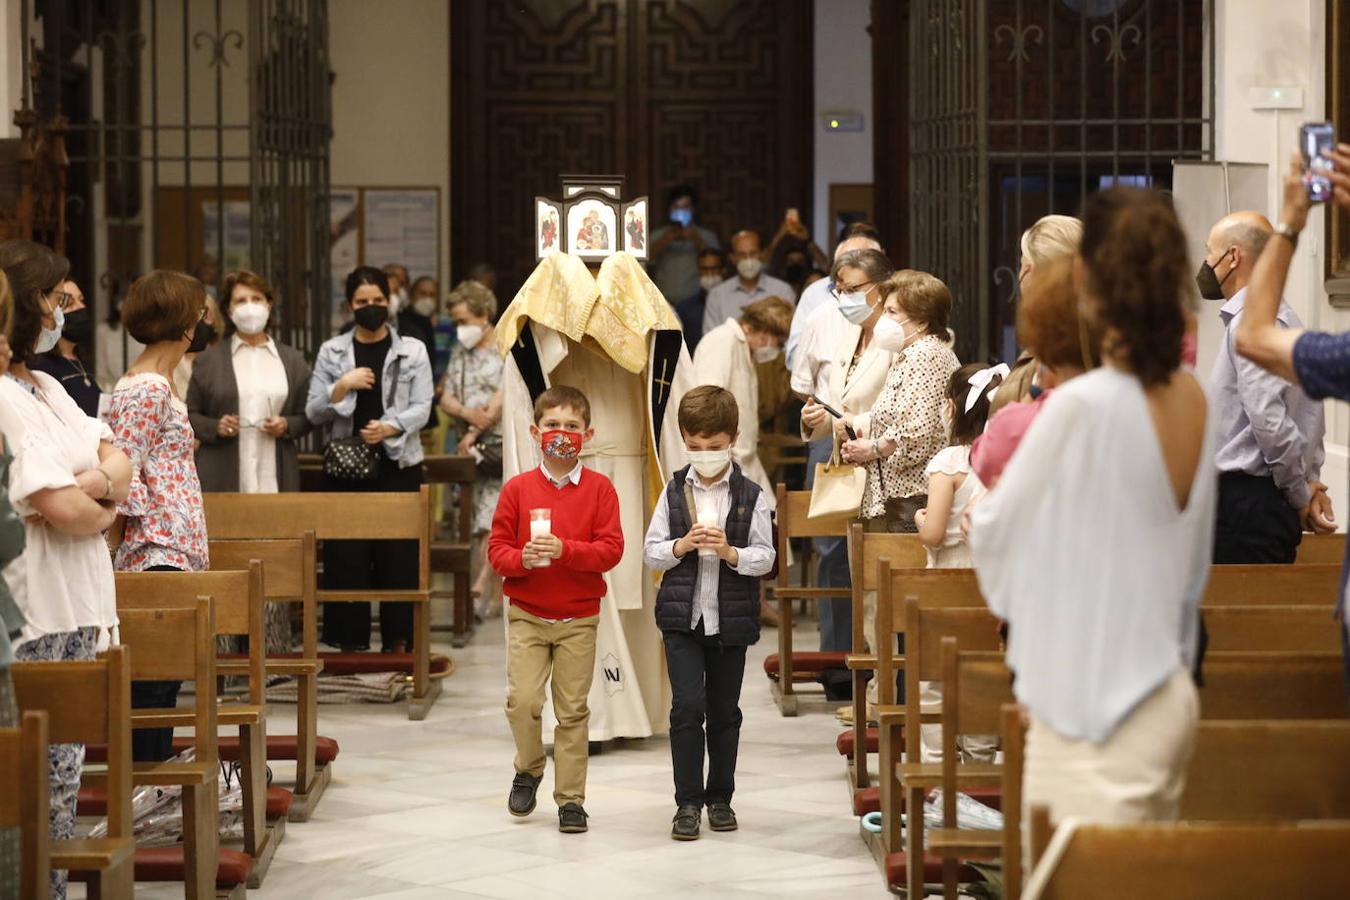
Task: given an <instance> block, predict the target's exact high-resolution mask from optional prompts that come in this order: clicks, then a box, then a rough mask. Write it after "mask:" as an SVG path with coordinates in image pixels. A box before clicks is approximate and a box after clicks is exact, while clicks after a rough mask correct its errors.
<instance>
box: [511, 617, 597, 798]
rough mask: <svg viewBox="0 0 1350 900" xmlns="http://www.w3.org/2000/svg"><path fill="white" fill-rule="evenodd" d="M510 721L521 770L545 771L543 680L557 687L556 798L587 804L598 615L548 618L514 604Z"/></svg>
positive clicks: (554, 709)
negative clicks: (559, 619)
mask: <svg viewBox="0 0 1350 900" xmlns="http://www.w3.org/2000/svg"><path fill="white" fill-rule="evenodd" d="M506 621H507V626H506V651H507V652H506V721H507V722H509V723H510V725H511V736H512V737H514V738H515V740H516V771H517V772H526V773H528V774H530V775H533V776H535V777H536V778H537V777H539V776H541V775H543V774H544V760H545V755H544V732H543V724H542V715H543V711H544V684H545V683H546V682H549V681H551V682H552V687H553V713H554V716H555V717H556V718H557V720H558V724H557V727H556V728H554V729H553V799H554V800H555V801H556V802H557V804H558V806H562V805H563V804H565V803H585V801H586V764H587V759H588V757H587V726H588V724H589V722H590V718H591V710H590V707H589V706H587V704H586V697H587V695H588V694H590V692H591V679H592V677H593V676H594V674H595V632H596V626H597V625H598V624H599V622H600V617H599V616H588V617H587V618H584V619H573V620H571V621H570V622H549V621H546V620H544V619H540V618H538V617H537V616H532V615H530V614H529V613H527V612H525V611H524V610H522V609H519V608H517V607H516V606H515V605H514V604H513V605H511V606H509V607H507V611H506Z"/></svg>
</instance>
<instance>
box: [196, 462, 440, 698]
mask: <svg viewBox="0 0 1350 900" xmlns="http://www.w3.org/2000/svg"><path fill="white" fill-rule="evenodd" d="M203 501H204V505H205V507H206V529H207V533H208V534H209V535H210V536H211V537H212V538H213V539H215V540H241V539H246V540H260V539H267V540H277V539H286V538H290V539H296V538H300V537H302V536H303V535H304V534H305V532H309V531H312V532H314V534H315V536H316V537H317V538H318V539H319V540H320V541H325V540H415V541H417V544H418V574H417V585H418V586H417V587H416V588H409V589H391V588H361V589H358V590H333V589H327V588H320V589H319V590H318V591H317V592H316V597H317V599H318V601H319V602H320V603H341V602H351V601H364V600H392V601H402V602H409V603H412V604H413V650H412V653H411V654H398V653H375V654H368V653H361V654H340V653H331V654H330V653H321V654H319V657H320V658H321V659H322V660H323V661H324V671H325V672H328V673H333V674H346V673H349V672H352V671H369V670H370V669H369V667H368V666H367V665H366V660H367V659H374V660H375V661H376V662H378V663H379V664H380V666H381V668H380V669H378V670H377V671H400V670H404V671H406V670H411V673H412V681H413V695H412V697H411V698H410V699H409V701H408V718H410V719H425V718H426V716H427V713H428V712H429V711H430V709H431V705H432V704H433V703H435V702H436V697H438V696H439V695H440V690H441V685H440V681H439V680H436V681H433V680H432V678H431V618H430V605H429V604H430V599H431V569H430V566H431V506H430V493H429V489H428V487H427V486H426V485H422V488H421V490H420V491H418V492H416V493H413V492H411V491H407V492H391V493H360V492H353V493H342V492H315V493H303V492H302V493H289V494H205V495H203ZM356 657H360V659H356ZM446 662H447V664H448V661H446Z"/></svg>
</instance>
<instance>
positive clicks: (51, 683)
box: [0, 647, 136, 900]
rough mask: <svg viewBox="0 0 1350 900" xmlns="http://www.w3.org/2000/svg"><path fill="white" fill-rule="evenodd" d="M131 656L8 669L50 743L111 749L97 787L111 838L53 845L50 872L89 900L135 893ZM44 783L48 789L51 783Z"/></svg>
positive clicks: (121, 650)
mask: <svg viewBox="0 0 1350 900" xmlns="http://www.w3.org/2000/svg"><path fill="white" fill-rule="evenodd" d="M127 655H128V654H127V648H126V647H109V648H108V652H107V653H106V654H105V655H104V658H102V659H98V660H91V661H83V662H27V663H15V664H14V665H13V666H11V668H10V675H11V677H12V678H13V680H14V696H15V699H16V700H17V702H18V705H19V709H20V710H21V711H23V712H24V713H25V714H28V713H39V714H41V715H44V716H46V717H47V721H48V724H49V727H48V739H49V740H50V741H51V743H53V744H97V745H100V746H102V747H104V748H106V753H105V755H104V759H105V760H106V762H107V765H106V771H105V772H104V773H103V774H102V775H101V776H100V778H99V779H98V780H100V781H101V782H102V783H103V784H104V785H105V788H106V792H107V812H106V816H107V820H108V836H107V837H106V838H100V839H73V840H61V841H55V842H54V843H53V844H52V847H51V860H52V867H53V868H56V869H65V870H67V871H68V872H70V876H71V879H72V880H76V881H84V882H85V883H87V884H88V885H90V894H91V896H95V897H99V898H101V900H127V898H130V897H131V896H132V891H133V872H132V866H133V855H134V853H135V850H136V843H135V837H134V834H133V831H132V824H131V670H130V664H129V663H128V660H127ZM0 771H3V766H0ZM44 771H45V770H44ZM42 783H43V784H44V785H45V784H46V777H45V775H44V776H43V779H42ZM43 821H44V822H45V821H46V816H45V814H44V817H43ZM43 832H44V834H45V833H46V827H45V826H44V828H43Z"/></svg>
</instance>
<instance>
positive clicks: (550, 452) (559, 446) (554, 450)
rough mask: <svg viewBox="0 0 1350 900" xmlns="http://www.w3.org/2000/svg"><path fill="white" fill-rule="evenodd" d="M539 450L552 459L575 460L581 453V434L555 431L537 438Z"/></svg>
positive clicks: (578, 432)
mask: <svg viewBox="0 0 1350 900" xmlns="http://www.w3.org/2000/svg"><path fill="white" fill-rule="evenodd" d="M539 449H541V450H543V451H544V455H545V456H551V457H553V458H554V459H576V458H577V455H578V454H579V453H581V432H580V431H562V430H561V429H555V430H553V431H545V432H544V433H543V434H541V435H540V436H539Z"/></svg>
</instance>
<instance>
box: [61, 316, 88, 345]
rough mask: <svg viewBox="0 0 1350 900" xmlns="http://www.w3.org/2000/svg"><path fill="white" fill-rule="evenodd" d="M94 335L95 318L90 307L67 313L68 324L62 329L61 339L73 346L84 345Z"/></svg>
mask: <svg viewBox="0 0 1350 900" xmlns="http://www.w3.org/2000/svg"><path fill="white" fill-rule="evenodd" d="M93 334H94V317H93V316H91V315H90V314H89V309H88V307H86V308H84V309H77V310H75V311H73V312H68V313H66V324H65V325H64V326H62V328H61V337H63V338H65V339H66V340H68V341H70V342H71V343H73V344H82V343H84V342H85V341H87V340H89V338H90V337H92V336H93Z"/></svg>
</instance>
